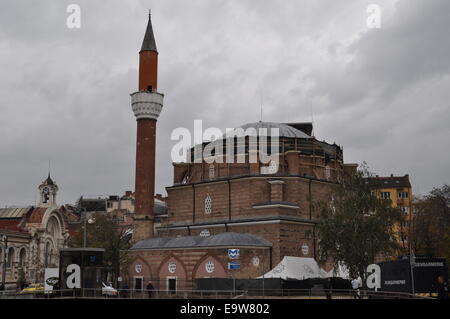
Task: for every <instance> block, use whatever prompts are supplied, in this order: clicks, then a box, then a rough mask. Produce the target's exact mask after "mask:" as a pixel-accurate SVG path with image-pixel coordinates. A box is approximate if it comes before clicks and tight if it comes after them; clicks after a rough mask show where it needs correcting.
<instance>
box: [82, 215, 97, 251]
mask: <svg viewBox="0 0 450 319" xmlns="http://www.w3.org/2000/svg"><path fill="white" fill-rule="evenodd" d="M86 222H88V223H89V224H93V223H95V218H89V219H87V218H86V213H85V215H84V238H83V247H84V248H86V241H87V240H86V239H87V232H86V228H87V227H86V226H87V223H86Z"/></svg>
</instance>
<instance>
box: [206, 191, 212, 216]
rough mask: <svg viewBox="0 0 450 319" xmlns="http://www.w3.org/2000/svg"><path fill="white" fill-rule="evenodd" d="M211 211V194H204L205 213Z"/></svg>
mask: <svg viewBox="0 0 450 319" xmlns="http://www.w3.org/2000/svg"><path fill="white" fill-rule="evenodd" d="M211 213H212V199H211V196H209V195H208V196H206V198H205V214H211Z"/></svg>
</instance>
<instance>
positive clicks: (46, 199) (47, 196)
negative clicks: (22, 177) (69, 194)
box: [38, 173, 58, 207]
mask: <svg viewBox="0 0 450 319" xmlns="http://www.w3.org/2000/svg"><path fill="white" fill-rule="evenodd" d="M38 189H39V207H52V206H56V193H57V192H58V185H56V183H55V182H54V181H53V180H52V178H51V177H50V173H48V177H47V179H46V180H45V181H43V182H42V183H41V185H39V188H38Z"/></svg>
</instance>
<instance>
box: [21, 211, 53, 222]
mask: <svg viewBox="0 0 450 319" xmlns="http://www.w3.org/2000/svg"><path fill="white" fill-rule="evenodd" d="M47 209H49V208H46V207H36V208H34V209H33V210H32V211H31V213H30V215H29V217H28V218H27V222H28V223H40V222H42V217H44V214H45V212H46V211H47ZM53 209H54V207H53Z"/></svg>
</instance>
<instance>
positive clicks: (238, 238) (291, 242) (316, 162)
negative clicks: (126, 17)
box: [124, 17, 357, 291]
mask: <svg viewBox="0 0 450 319" xmlns="http://www.w3.org/2000/svg"><path fill="white" fill-rule="evenodd" d="M139 57H140V59H139V60H140V62H139V88H138V91H137V92H134V93H132V94H131V104H132V110H133V112H134V115H135V116H136V121H137V143H136V176H135V178H136V180H135V211H134V218H133V238H132V240H133V242H134V245H133V246H132V248H131V249H130V250H129V255H130V258H131V262H130V263H129V265H128V268H127V271H126V272H127V273H126V274H124V276H125V277H126V278H127V280H129V281H130V287H133V288H136V289H141V288H142V287H143V286H144V285H145V284H146V282H147V281H149V280H151V281H152V282H153V283H154V285H155V286H156V288H157V289H162V290H165V289H167V290H172V291H173V290H177V289H189V288H191V287H192V283H193V281H194V280H195V279H199V278H256V277H258V276H261V275H262V274H265V273H267V272H268V271H270V270H271V269H272V268H273V267H274V266H276V265H277V264H278V263H279V262H280V261H281V260H282V259H283V258H284V257H285V256H293V257H311V258H316V256H317V253H318V252H317V249H318V248H317V246H318V244H317V233H316V224H317V215H316V212H315V211H314V209H313V203H314V202H315V201H318V200H320V199H326V198H327V196H328V194H329V190H330V186H332V185H334V184H336V183H339V182H340V181H341V180H342V179H343V178H345V177H346V176H348V175H350V174H352V173H354V172H355V171H356V168H357V165H356V164H345V163H344V159H343V150H342V148H341V147H340V146H338V145H336V144H335V143H334V144H329V143H326V142H325V141H319V140H317V139H316V138H315V137H314V135H313V134H312V131H313V127H312V123H273V122H256V123H249V124H245V125H243V126H242V127H241V128H242V129H244V130H247V129H248V128H255V129H256V130H259V129H268V130H270V129H273V128H276V129H277V130H278V135H279V136H278V139H277V141H276V144H275V145H271V146H273V148H270V149H271V150H272V152H271V155H277V159H278V160H277V162H276V163H275V162H274V161H270V162H269V163H263V162H261V161H256V162H255V161H251V160H250V159H251V157H252V152H254V149H253V148H252V145H251V144H252V139H250V138H246V139H245V147H244V152H243V153H241V154H239V155H236V156H241V160H239V161H231V162H230V161H223V163H220V161H218V162H219V163H218V162H214V163H209V162H207V161H206V160H204V159H202V160H201V161H187V162H183V163H173V185H171V186H169V187H166V190H167V194H168V196H167V198H165V202H166V204H167V216H166V217H165V218H164V219H163V220H162V221H158V222H157V223H155V214H154V196H153V195H154V184H155V144H156V138H155V136H156V126H157V119H158V116H159V114H160V113H161V111H162V110H163V99H164V95H163V94H161V93H160V92H158V90H157V70H158V51H157V48H156V42H155V37H154V34H153V28H152V23H151V17H149V20H148V25H147V29H146V32H145V36H144V40H143V43H142V47H141V50H140V52H139ZM258 141H259V140H258ZM224 142H225V144H226V141H224ZM267 142H268V143H269V144H273V143H275V142H273V140H271V139H270V138H268V140H267ZM201 147H202V148H204V147H205V145H202V146H201ZM273 150H275V151H273ZM256 152H259V151H258V150H256Z"/></svg>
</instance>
